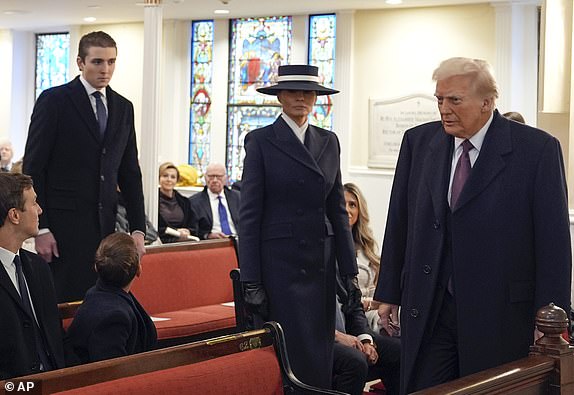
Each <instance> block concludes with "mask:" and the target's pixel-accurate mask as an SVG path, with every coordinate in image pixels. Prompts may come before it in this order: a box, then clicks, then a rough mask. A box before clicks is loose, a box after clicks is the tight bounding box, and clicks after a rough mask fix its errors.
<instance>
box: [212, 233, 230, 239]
mask: <svg viewBox="0 0 574 395" xmlns="http://www.w3.org/2000/svg"><path fill="white" fill-rule="evenodd" d="M226 237H228V236H227V235H226V234H225V233H221V232H212V233H210V234H208V235H207V238H208V239H225V238H226Z"/></svg>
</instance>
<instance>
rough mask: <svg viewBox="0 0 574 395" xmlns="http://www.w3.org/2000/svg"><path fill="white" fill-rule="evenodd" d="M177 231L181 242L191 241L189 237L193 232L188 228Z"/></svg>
mask: <svg viewBox="0 0 574 395" xmlns="http://www.w3.org/2000/svg"><path fill="white" fill-rule="evenodd" d="M177 231H178V232H179V241H187V240H189V238H188V237H189V236H190V235H191V232H190V231H189V229H187V228H178V229H177Z"/></svg>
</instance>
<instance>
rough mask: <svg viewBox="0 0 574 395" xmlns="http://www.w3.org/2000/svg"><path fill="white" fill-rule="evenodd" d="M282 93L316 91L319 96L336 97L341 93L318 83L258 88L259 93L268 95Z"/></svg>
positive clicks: (284, 83) (283, 83)
mask: <svg viewBox="0 0 574 395" xmlns="http://www.w3.org/2000/svg"><path fill="white" fill-rule="evenodd" d="M281 91H315V92H316V93H317V96H323V95H334V94H335V93H339V91H338V90H336V89H331V88H327V87H325V86H323V85H319V84H317V83H316V82H308V81H285V82H280V83H278V84H275V85H271V86H266V87H263V88H258V89H257V92H259V93H263V94H266V95H277V93H279V92H281Z"/></svg>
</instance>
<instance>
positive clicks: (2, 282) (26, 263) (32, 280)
mask: <svg viewBox="0 0 574 395" xmlns="http://www.w3.org/2000/svg"><path fill="white" fill-rule="evenodd" d="M19 255H20V261H21V262H22V271H23V272H24V276H25V277H26V283H27V284H28V290H29V293H30V298H31V300H32V304H33V305H34V311H35V312H36V316H37V318H38V322H42V317H43V315H44V312H43V311H42V309H41V307H40V306H41V305H42V304H41V303H40V300H39V298H40V295H38V294H37V290H38V289H40V284H39V282H38V281H39V279H38V278H37V277H36V275H35V273H34V271H33V270H32V266H31V262H30V258H29V257H28V255H27V254H26V253H23V252H22V250H20V252H19ZM0 288H4V289H5V290H6V292H7V293H8V295H10V297H11V298H12V299H13V300H14V303H15V304H16V305H17V306H19V307H20V309H22V311H24V313H26V310H24V306H23V305H22V298H21V297H20V294H19V293H18V291H17V290H16V287H14V283H13V282H12V280H10V277H9V276H8V273H6V269H4V266H3V265H0ZM30 318H34V317H30Z"/></svg>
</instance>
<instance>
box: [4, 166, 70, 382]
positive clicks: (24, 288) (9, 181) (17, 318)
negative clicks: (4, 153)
mask: <svg viewBox="0 0 574 395" xmlns="http://www.w3.org/2000/svg"><path fill="white" fill-rule="evenodd" d="M40 214H42V209H41V208H40V206H39V205H38V203H37V202H36V193H35V192H34V188H33V187H32V179H31V178H30V177H28V176H26V175H22V174H17V173H0V261H2V264H1V265H0V317H1V319H0V379H6V378H11V377H16V376H23V375H26V374H32V373H39V372H41V371H47V370H52V369H57V368H63V367H64V350H63V346H62V327H61V324H60V317H59V314H58V306H57V304H56V295H55V292H54V284H53V283H52V275H51V274H50V269H49V268H48V265H47V264H46V262H44V261H43V260H42V259H40V258H39V257H38V256H37V255H36V254H33V253H30V252H28V251H26V250H23V249H21V247H22V243H23V242H24V240H26V239H27V238H29V237H32V236H35V235H36V234H37V233H38V216H39V215H40Z"/></svg>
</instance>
